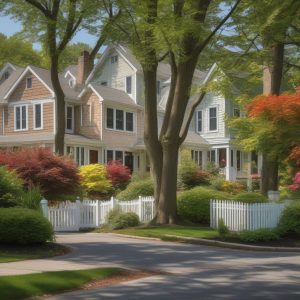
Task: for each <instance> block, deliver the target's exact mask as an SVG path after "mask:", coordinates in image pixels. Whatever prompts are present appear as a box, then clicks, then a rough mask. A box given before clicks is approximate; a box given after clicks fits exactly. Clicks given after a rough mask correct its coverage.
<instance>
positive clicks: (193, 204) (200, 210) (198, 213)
mask: <svg viewBox="0 0 300 300" xmlns="http://www.w3.org/2000/svg"><path fill="white" fill-rule="evenodd" d="M228 198H229V196H228V195H226V194H225V193H220V192H218V191H214V190H211V189H208V188H203V187H196V188H193V189H191V190H189V191H184V192H182V193H181V194H180V195H179V196H178V201H177V203H178V214H179V216H180V217H181V218H182V219H184V220H187V221H190V222H194V223H202V224H208V223H209V219H210V207H209V205H210V200H211V199H219V200H225V199H228Z"/></svg>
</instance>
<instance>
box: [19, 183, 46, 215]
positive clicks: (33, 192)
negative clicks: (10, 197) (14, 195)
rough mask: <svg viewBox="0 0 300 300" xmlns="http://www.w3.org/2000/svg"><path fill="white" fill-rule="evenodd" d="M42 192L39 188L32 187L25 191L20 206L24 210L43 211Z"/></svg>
mask: <svg viewBox="0 0 300 300" xmlns="http://www.w3.org/2000/svg"><path fill="white" fill-rule="evenodd" d="M41 200H42V195H41V190H40V188H38V187H35V186H33V187H30V188H29V189H28V190H27V191H23V192H22V193H21V196H20V200H19V201H18V203H19V205H20V206H22V207H24V208H29V209H34V210H39V211H40V210H41Z"/></svg>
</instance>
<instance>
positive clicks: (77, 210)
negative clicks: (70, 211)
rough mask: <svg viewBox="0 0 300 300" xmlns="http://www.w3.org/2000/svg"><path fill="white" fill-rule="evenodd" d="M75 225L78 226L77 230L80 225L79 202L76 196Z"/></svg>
mask: <svg viewBox="0 0 300 300" xmlns="http://www.w3.org/2000/svg"><path fill="white" fill-rule="evenodd" d="M75 220H76V221H75V222H76V226H77V227H78V230H79V228H80V225H81V202H80V198H79V197H77V198H76V219H75Z"/></svg>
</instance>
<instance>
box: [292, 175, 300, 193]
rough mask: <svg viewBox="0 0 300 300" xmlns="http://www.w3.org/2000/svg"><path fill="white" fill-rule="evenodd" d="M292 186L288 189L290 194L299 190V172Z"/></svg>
mask: <svg viewBox="0 0 300 300" xmlns="http://www.w3.org/2000/svg"><path fill="white" fill-rule="evenodd" d="M293 181H294V182H293V184H291V185H289V189H290V190H291V191H292V192H296V191H297V190H298V189H300V172H297V173H296V175H295V177H294V180H293Z"/></svg>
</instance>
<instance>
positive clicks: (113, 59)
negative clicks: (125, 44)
mask: <svg viewBox="0 0 300 300" xmlns="http://www.w3.org/2000/svg"><path fill="white" fill-rule="evenodd" d="M118 61H119V58H118V55H112V56H111V57H110V63H111V64H116V63H117V62H118Z"/></svg>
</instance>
